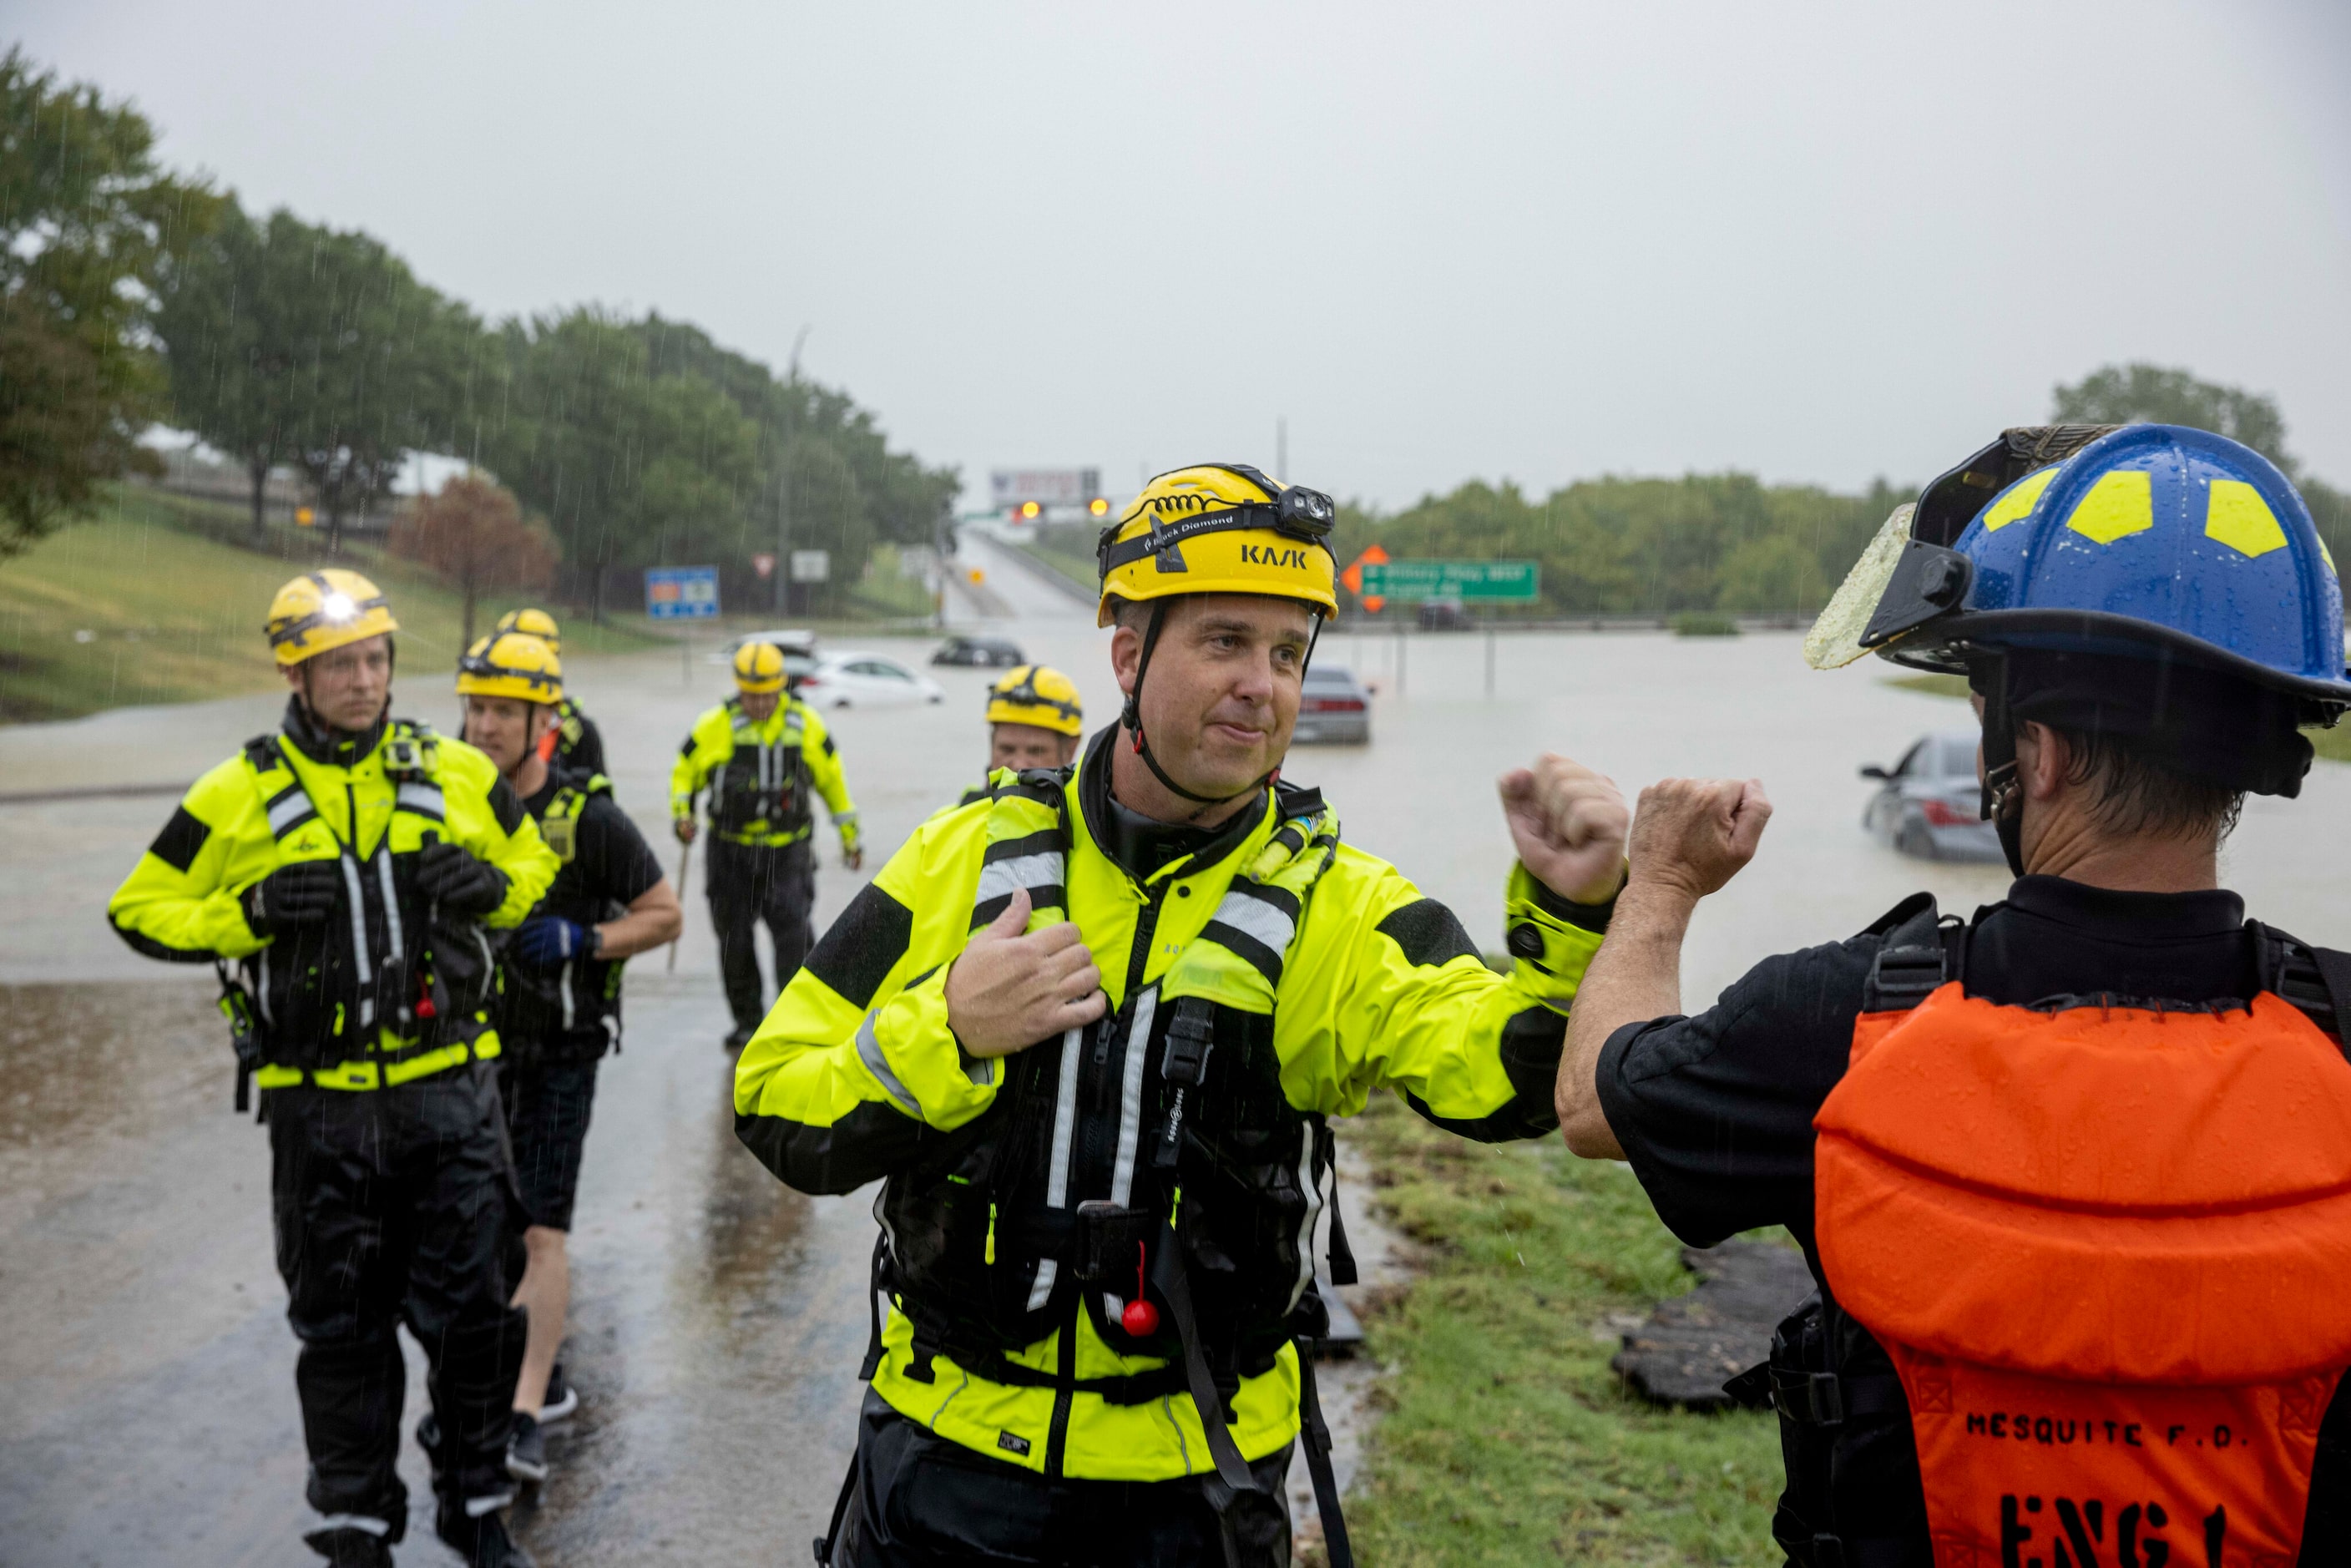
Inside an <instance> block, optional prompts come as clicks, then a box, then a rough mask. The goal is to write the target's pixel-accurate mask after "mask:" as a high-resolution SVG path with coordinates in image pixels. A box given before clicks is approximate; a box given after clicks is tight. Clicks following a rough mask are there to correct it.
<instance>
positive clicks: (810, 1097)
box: [735, 806, 1003, 1193]
mask: <svg viewBox="0 0 2351 1568" xmlns="http://www.w3.org/2000/svg"><path fill="white" fill-rule="evenodd" d="M986 832H987V809H986V807H984V806H983V807H981V808H980V809H979V810H964V811H958V812H956V813H953V814H951V815H949V816H946V817H943V818H934V819H933V820H932V821H928V822H926V823H925V824H924V825H923V826H922V827H921V828H919V829H917V830H916V831H915V833H914V837H913V838H911V839H909V840H908V841H906V843H905V845H904V848H902V849H900V850H899V852H897V853H896V854H895V855H893V856H892V857H891V858H890V863H889V864H887V865H885V866H883V868H882V872H881V874H880V875H878V876H876V877H875V878H874V879H873V881H872V883H869V884H868V885H867V886H866V887H865V888H864V889H863V890H862V892H860V893H859V894H858V895H857V897H856V898H855V899H854V900H852V902H851V904H850V905H849V907H848V909H846V910H845V911H843V912H842V914H841V918H840V919H839V920H837V921H835V922H834V923H833V925H832V928H831V930H829V931H827V932H826V933H825V934H824V937H823V940H821V941H820V942H819V943H818V944H817V945H816V947H815V948H814V950H812V951H811V952H810V954H809V957H808V962H807V963H806V964H805V965H803V966H802V967H801V968H800V971H799V974H797V975H795V976H793V977H792V982H791V984H790V985H789V986H787V987H786V988H784V994H783V995H782V996H781V997H779V998H777V1001H776V1006H775V1009H774V1010H773V1011H771V1012H769V1013H768V1017H767V1020H766V1021H765V1022H764V1023H762V1024H761V1025H760V1026H759V1029H758V1032H757V1033H756V1034H754V1035H753V1036H752V1037H751V1040H750V1043H749V1044H748V1045H747V1046H745V1047H744V1048H743V1055H742V1058H741V1060H739V1061H737V1063H736V1068H735V1126H736V1131H737V1134H738V1135H739V1136H740V1137H741V1138H742V1140H743V1142H744V1143H745V1144H746V1145H748V1146H749V1147H750V1149H751V1150H752V1152H753V1153H755V1154H757V1155H758V1156H759V1158H760V1159H761V1160H762V1161H763V1162H765V1163H766V1165H767V1166H768V1168H769V1169H770V1170H772V1171H774V1172H775V1173H776V1175H777V1176H780V1177H782V1178H783V1180H784V1181H786V1182H788V1183H789V1184H790V1185H791V1186H795V1187H798V1188H799V1190H801V1191H802V1192H817V1193H840V1192H848V1191H850V1190H852V1189H853V1188H855V1187H858V1186H862V1185H863V1184H865V1183H866V1182H869V1181H872V1179H873V1178H874V1177H876V1176H883V1175H886V1174H888V1172H890V1171H891V1170H893V1169H894V1168H896V1167H898V1166H902V1165H904V1163H905V1162H906V1161H907V1160H908V1159H910V1158H911V1157H913V1155H914V1153H915V1152H916V1151H917V1150H918V1149H919V1148H920V1147H921V1146H922V1145H923V1143H924V1141H925V1139H927V1138H930V1137H935V1136H936V1135H938V1134H941V1133H945V1132H947V1131H951V1130H953V1129H954V1128H956V1127H960V1126H962V1125H963V1124H966V1123H967V1122H969V1121H970V1120H971V1119H972V1118H973V1117H975V1116H977V1115H978V1114H979V1113H981V1112H982V1111H985V1110H986V1109H987V1107H988V1106H989V1105H990V1104H992V1103H994V1102H995V1098H996V1089H997V1085H998V1084H999V1083H1000V1082H1003V1067H1002V1064H1001V1062H999V1061H982V1060H979V1059H977V1058H974V1057H970V1056H967V1055H966V1054H965V1053H964V1051H963V1048H962V1047H961V1046H960V1045H959V1044H957V1043H956V1038H955V1034H954V1032H953V1031H952V1030H949V1029H948V1027H947V1009H946V966H947V964H948V963H949V962H950V961H951V960H952V959H953V958H954V957H955V956H956V953H958V952H960V951H961V950H962V948H963V945H964V940H965V937H966V936H967V934H968V930H969V925H970V917H971V907H972V903H973V900H974V897H975V895H976V894H977V891H978V883H979V855H978V853H977V841H978V840H980V839H984V838H985V836H986Z"/></svg>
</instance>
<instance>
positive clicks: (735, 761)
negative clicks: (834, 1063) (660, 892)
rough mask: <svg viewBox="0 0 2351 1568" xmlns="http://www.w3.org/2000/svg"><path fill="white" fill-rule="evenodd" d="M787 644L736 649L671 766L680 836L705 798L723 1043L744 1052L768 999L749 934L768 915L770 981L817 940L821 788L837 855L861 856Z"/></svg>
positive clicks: (828, 742)
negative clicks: (714, 699) (722, 991)
mask: <svg viewBox="0 0 2351 1568" xmlns="http://www.w3.org/2000/svg"><path fill="white" fill-rule="evenodd" d="M790 685H791V681H790V679H789V672H788V671H787V670H786V668H785V664H784V651H783V650H782V649H781V648H778V647H777V646H776V645H775V644H774V643H744V644H743V645H742V646H741V647H739V648H737V649H736V650H735V695H733V696H731V697H729V698H727V699H726V701H725V702H723V703H721V704H719V705H718V706H716V707H714V708H712V709H710V710H709V711H708V712H706V713H705V714H703V715H702V716H700V717H699V718H697V719H695V721H694V728H693V729H692V730H690V731H688V732H687V734H686V737H685V744H684V746H682V747H679V748H678V755H677V765H676V767H675V768H673V769H672V770H671V772H670V782H669V805H670V815H671V818H672V820H673V821H674V822H675V824H676V828H677V836H678V839H679V841H681V842H683V843H688V844H690V843H692V842H693V841H694V840H695V809H696V806H697V804H698V802H699V800H700V798H701V796H702V794H703V792H704V791H705V790H707V791H709V795H710V848H709V850H708V852H706V855H705V859H706V861H707V862H708V874H707V876H706V877H705V883H706V885H707V886H708V888H709V895H710V921H711V924H712V925H714V926H716V928H717V933H718V968H719V974H720V977H721V978H723V979H724V980H725V982H726V1005H727V1008H728V1009H730V1010H731V1011H732V1012H733V1014H734V1016H735V1027H734V1029H733V1030H732V1031H731V1032H729V1033H728V1035H727V1036H726V1049H727V1050H728V1051H740V1050H742V1049H743V1043H744V1042H745V1041H746V1040H749V1039H750V1038H751V1031H752V1030H755V1029H757V1028H758V1027H759V1019H760V1016H761V1015H762V1014H763V1013H765V1012H766V1011H767V1006H768V997H767V993H766V992H765V991H764V990H763V988H761V985H760V981H759V952H758V945H757V944H756V943H755V941H754V940H753V933H754V932H755V930H756V929H757V928H758V925H761V924H762V923H764V924H765V925H767V927H768V937H769V939H770V940H772V941H773V942H774V944H775V947H776V986H777V988H778V990H780V989H782V988H784V987H785V986H787V985H789V984H790V983H791V978H792V976H793V975H794V974H795V973H797V972H798V970H799V967H800V963H801V960H803V959H804V958H806V957H807V956H808V950H809V946H810V943H811V942H813V941H814V940H815V938H816V933H815V931H814V930H813V929H812V928H811V926H810V920H809V912H810V909H811V908H812V907H813V906H814V904H815V903H816V853H815V845H814V842H813V840H814V836H815V832H816V819H815V813H814V809H813V806H812V804H811V797H812V796H813V797H821V798H822V800H823V801H824V804H825V809H826V810H828V811H830V812H831V816H832V825H833V829H834V831H837V832H838V833H840V835H841V863H842V864H843V865H845V866H847V867H848V868H849V869H850V870H851V871H855V870H857V869H859V868H860V867H861V866H862V865H863V864H864V863H865V851H864V848H863V843H862V840H861V839H860V838H859V836H858V831H857V807H856V805H855V804H854V803H853V802H852V800H850V798H849V780H848V779H847V778H846V777H844V776H843V774H842V772H841V754H840V751H839V748H838V747H835V746H834V745H833V743H832V737H831V735H830V734H828V733H827V732H826V730H825V725H824V720H823V719H822V718H821V717H820V716H818V714H817V711H816V709H814V708H812V707H810V706H808V704H806V703H804V702H802V701H800V700H799V698H798V697H796V696H794V695H792V693H791V691H790V689H789V688H790Z"/></svg>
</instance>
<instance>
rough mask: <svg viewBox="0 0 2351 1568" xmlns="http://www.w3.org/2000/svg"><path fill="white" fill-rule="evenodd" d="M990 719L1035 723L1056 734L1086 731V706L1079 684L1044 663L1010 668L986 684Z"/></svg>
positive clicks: (1074, 733)
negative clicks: (1079, 694)
mask: <svg viewBox="0 0 2351 1568" xmlns="http://www.w3.org/2000/svg"><path fill="white" fill-rule="evenodd" d="M987 722H988V723H990V724H1033V725H1035V726H1036V727H1038V728H1040V729H1050V730H1051V731H1052V732H1053V733H1054V734H1056V735H1083V734H1084V733H1085V727H1086V710H1085V708H1084V706H1083V705H1082V704H1081V703H1080V702H1079V700H1078V684H1077V683H1076V682H1075V681H1072V680H1071V679H1070V677H1069V676H1067V675H1065V674H1061V671H1059V670H1056V669H1053V668H1051V667H1050V666H1049V665H1045V664H1021V665H1019V666H1018V667H1016V668H1013V669H1009V670H1007V671H1006V672H1005V673H1004V674H1002V675H1000V676H998V678H997V681H996V684H995V685H991V686H989V687H988V688H987Z"/></svg>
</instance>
